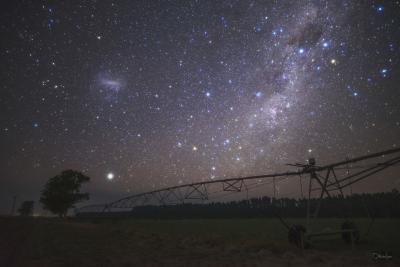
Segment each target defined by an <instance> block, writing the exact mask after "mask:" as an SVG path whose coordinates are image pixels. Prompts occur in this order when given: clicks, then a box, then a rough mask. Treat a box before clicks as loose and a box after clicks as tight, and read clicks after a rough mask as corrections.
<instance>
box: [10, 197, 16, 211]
mask: <svg viewBox="0 0 400 267" xmlns="http://www.w3.org/2000/svg"><path fill="white" fill-rule="evenodd" d="M16 202H17V196H16V195H14V196H13V201H12V206H11V216H14V212H15V204H16Z"/></svg>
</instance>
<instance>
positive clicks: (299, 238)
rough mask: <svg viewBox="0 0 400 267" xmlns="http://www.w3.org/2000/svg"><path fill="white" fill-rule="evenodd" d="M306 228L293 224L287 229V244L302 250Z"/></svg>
mask: <svg viewBox="0 0 400 267" xmlns="http://www.w3.org/2000/svg"><path fill="white" fill-rule="evenodd" d="M305 233H306V228H305V227H304V226H303V225H300V224H295V225H292V226H291V227H290V228H289V232H288V240H289V243H292V244H294V245H296V246H297V247H299V248H304V246H305V243H306V242H305V237H304V235H305Z"/></svg>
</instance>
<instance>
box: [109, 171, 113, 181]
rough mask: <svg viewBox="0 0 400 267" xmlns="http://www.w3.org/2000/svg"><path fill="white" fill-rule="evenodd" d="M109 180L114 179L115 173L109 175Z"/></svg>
mask: <svg viewBox="0 0 400 267" xmlns="http://www.w3.org/2000/svg"><path fill="white" fill-rule="evenodd" d="M107 179H108V180H112V179H114V173H112V172H109V173H107Z"/></svg>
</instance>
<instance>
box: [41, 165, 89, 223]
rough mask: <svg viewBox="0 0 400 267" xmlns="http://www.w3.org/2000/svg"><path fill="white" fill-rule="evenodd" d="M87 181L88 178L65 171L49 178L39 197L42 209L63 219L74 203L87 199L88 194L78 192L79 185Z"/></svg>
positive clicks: (77, 173)
mask: <svg viewBox="0 0 400 267" xmlns="http://www.w3.org/2000/svg"><path fill="white" fill-rule="evenodd" d="M89 180H90V178H89V177H88V176H86V175H84V174H82V173H81V172H78V171H74V170H66V171H63V172H62V173H61V174H59V175H57V176H54V177H52V178H50V179H49V180H48V181H47V183H46V185H45V187H44V189H43V191H42V195H41V197H40V202H41V203H42V204H43V208H44V209H46V210H49V211H51V212H52V213H55V214H57V215H58V216H60V217H65V215H66V214H67V212H68V209H70V208H72V207H73V206H74V204H75V203H78V202H80V201H83V200H88V199H89V194H88V193H81V192H80V188H81V185H82V184H83V183H87V182H89Z"/></svg>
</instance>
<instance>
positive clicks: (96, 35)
mask: <svg viewBox="0 0 400 267" xmlns="http://www.w3.org/2000/svg"><path fill="white" fill-rule="evenodd" d="M399 14H400V2H399V1H346V0H344V1H134V2H132V1H116V2H112V1H85V2H82V1H72V2H71V1H68V2H61V1H60V2H57V1H56V2H47V1H40V2H37V1H22V2H18V3H15V2H11V1H10V2H9V3H7V4H5V6H4V8H2V11H1V36H2V38H1V39H2V41H1V51H0V53H1V62H2V64H1V81H2V83H1V98H0V101H1V105H0V106H1V120H0V127H1V128H0V129H1V131H0V141H1V147H2V149H1V153H0V155H1V164H2V170H3V174H4V177H3V178H2V182H1V184H2V185H1V188H2V190H1V191H0V192H1V193H0V195H3V202H4V201H6V202H7V201H8V199H9V198H11V195H13V194H16V195H19V196H20V197H21V198H29V197H31V198H37V195H38V194H39V191H40V189H41V188H42V186H43V184H44V182H45V181H46V180H47V179H48V178H49V177H51V176H53V175H55V174H56V173H58V172H60V171H61V170H63V169H67V168H74V169H77V170H83V171H85V172H86V173H87V174H88V175H89V176H90V177H92V181H91V184H90V185H89V191H90V192H91V193H92V196H93V199H94V200H102V201H104V200H110V199H111V198H115V197H117V196H123V195H126V194H128V193H135V192H143V191H146V190H150V189H153V188H161V187H164V186H172V185H176V184H182V183H188V182H193V181H206V180H210V179H217V178H224V177H233V176H244V175H252V174H262V173H269V172H278V171H286V170H288V166H285V164H287V163H294V162H304V161H305V160H306V159H307V158H308V157H310V156H313V157H316V159H317V162H321V163H329V162H332V161H336V160H342V159H344V158H345V157H351V156H358V155H362V154H365V153H369V152H374V151H380V150H384V149H389V148H392V147H398V146H399V145H400V140H399V137H400V92H399V88H398V85H399V84H400V73H399V70H400V69H399V66H400V62H399V53H400V48H399V46H400V42H399V40H400V16H399ZM398 178H399V177H397V180H396V179H387V180H385V183H384V185H382V186H381V188H378V189H380V190H384V189H391V188H393V187H398V186H399V183H400V182H399V180H398ZM288 187H291V185H290V184H289V185H288ZM292 187H293V186H292ZM371 189H372V187H371ZM6 204H7V203H6ZM7 205H8V204H7Z"/></svg>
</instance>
